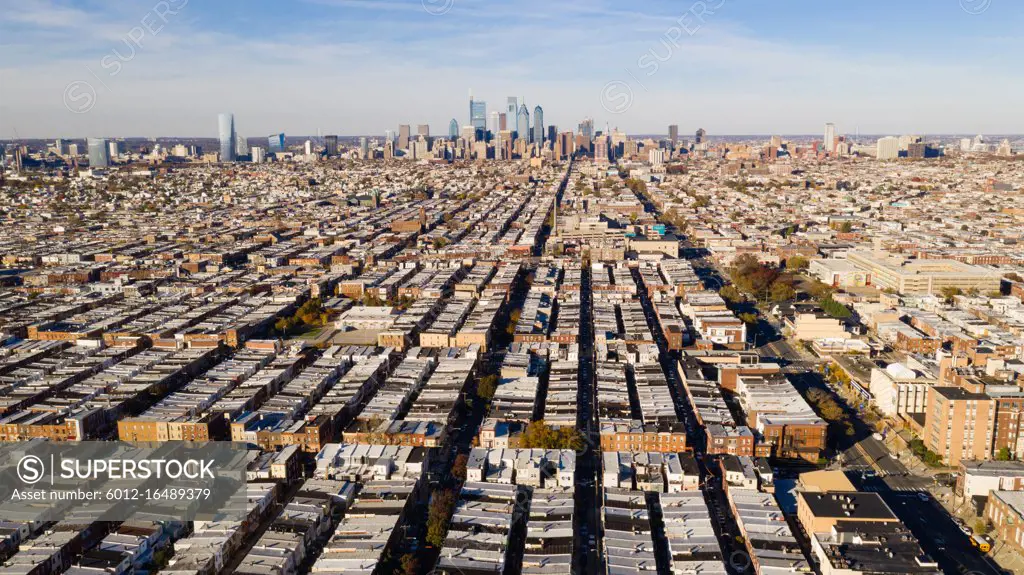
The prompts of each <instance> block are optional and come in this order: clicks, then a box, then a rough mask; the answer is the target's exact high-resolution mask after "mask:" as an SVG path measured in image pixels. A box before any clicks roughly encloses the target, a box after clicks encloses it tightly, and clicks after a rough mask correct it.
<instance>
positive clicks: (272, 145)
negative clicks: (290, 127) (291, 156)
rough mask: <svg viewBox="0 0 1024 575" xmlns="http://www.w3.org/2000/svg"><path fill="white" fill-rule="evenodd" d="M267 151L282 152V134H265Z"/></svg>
mask: <svg viewBox="0 0 1024 575" xmlns="http://www.w3.org/2000/svg"><path fill="white" fill-rule="evenodd" d="M267 151H268V152H270V153H271V154H280V153H282V152H284V134H271V135H269V136H267Z"/></svg>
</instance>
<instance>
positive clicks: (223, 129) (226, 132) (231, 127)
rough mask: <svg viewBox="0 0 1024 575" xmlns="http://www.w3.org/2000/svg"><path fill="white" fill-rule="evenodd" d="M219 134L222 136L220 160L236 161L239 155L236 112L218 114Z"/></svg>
mask: <svg viewBox="0 0 1024 575" xmlns="http://www.w3.org/2000/svg"><path fill="white" fill-rule="evenodd" d="M217 135H218V137H219V138H220V161H222V162H234V161H235V160H236V159H237V157H238V148H237V142H236V139H237V137H238V135H237V134H236V133H235V115H234V114H221V115H219V116H217Z"/></svg>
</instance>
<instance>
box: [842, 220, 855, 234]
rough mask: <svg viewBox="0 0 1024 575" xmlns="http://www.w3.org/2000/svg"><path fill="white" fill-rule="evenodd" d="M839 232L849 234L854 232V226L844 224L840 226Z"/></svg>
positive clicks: (847, 223) (848, 223)
mask: <svg viewBox="0 0 1024 575" xmlns="http://www.w3.org/2000/svg"><path fill="white" fill-rule="evenodd" d="M839 231H840V232H842V233H844V234H848V233H850V232H851V231H853V224H852V223H850V222H843V225H841V226H839Z"/></svg>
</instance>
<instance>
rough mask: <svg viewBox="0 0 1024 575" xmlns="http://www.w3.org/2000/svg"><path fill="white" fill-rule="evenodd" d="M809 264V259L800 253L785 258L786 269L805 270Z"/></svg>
mask: <svg viewBox="0 0 1024 575" xmlns="http://www.w3.org/2000/svg"><path fill="white" fill-rule="evenodd" d="M809 265H811V262H810V260H808V259H807V258H805V257H804V256H800V255H796V256H792V257H790V258H789V259H787V260H786V268H787V269H793V270H805V269H807V266H809Z"/></svg>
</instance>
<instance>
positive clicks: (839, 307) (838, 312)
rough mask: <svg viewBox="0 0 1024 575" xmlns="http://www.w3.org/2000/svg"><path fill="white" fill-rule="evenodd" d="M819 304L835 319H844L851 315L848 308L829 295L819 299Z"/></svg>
mask: <svg viewBox="0 0 1024 575" xmlns="http://www.w3.org/2000/svg"><path fill="white" fill-rule="evenodd" d="M820 305H821V309H822V310H824V312H825V313H827V314H828V315H830V316H832V317H834V318H836V319H846V318H848V317H850V316H851V315H853V313H852V312H851V311H850V308H848V307H846V306H845V305H843V304H841V303H839V302H837V301H836V300H834V299H832V296H831V295H829V296H828V297H826V298H825V299H823V300H821V302H820Z"/></svg>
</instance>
